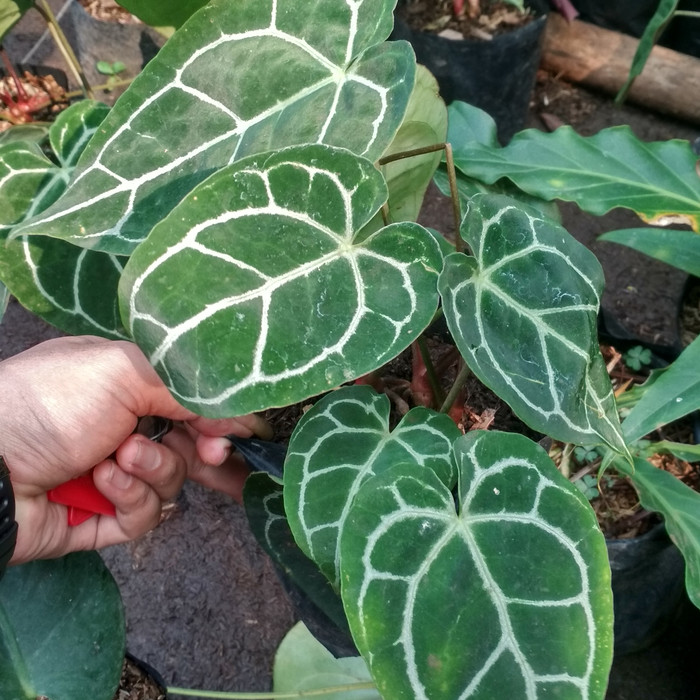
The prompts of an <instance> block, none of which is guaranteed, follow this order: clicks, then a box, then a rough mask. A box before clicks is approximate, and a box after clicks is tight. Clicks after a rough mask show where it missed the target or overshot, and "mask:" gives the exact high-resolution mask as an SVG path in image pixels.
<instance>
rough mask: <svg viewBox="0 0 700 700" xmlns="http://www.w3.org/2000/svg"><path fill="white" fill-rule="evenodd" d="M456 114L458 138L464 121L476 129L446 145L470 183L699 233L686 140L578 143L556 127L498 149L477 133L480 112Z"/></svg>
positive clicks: (599, 137) (617, 136)
mask: <svg viewBox="0 0 700 700" xmlns="http://www.w3.org/2000/svg"><path fill="white" fill-rule="evenodd" d="M454 109H456V108H455V107H454V104H453V105H451V106H450V109H449V112H448V113H449V117H450V119H452V116H453V111H454ZM459 110H460V112H459V116H460V130H459V132H458V133H461V134H468V133H469V128H468V125H469V124H470V123H471V122H470V120H473V122H474V123H475V124H474V127H473V132H474V134H475V136H474V137H472V138H470V139H469V140H466V141H465V140H462V141H457V142H453V148H454V158H455V165H456V166H457V167H458V168H459V169H460V170H461V171H462V172H463V173H464V174H465V175H468V176H469V177H473V178H476V179H477V180H481V181H482V182H486V183H488V184H492V183H494V182H496V181H497V180H499V179H500V178H502V177H505V178H508V179H509V180H511V181H512V182H513V183H515V184H516V185H517V186H518V187H519V188H520V189H522V190H524V191H525V192H527V193H529V194H531V195H534V196H537V197H541V198H542V199H547V200H552V199H563V200H565V201H570V202H576V204H578V205H579V206H580V207H581V208H582V209H584V210H585V211H587V212H590V213H591V214H597V215H600V214H605V213H606V212H608V211H610V210H611V209H613V208H615V207H626V208H627V209H632V210H633V211H635V212H636V213H637V214H638V215H639V216H641V217H642V219H644V220H645V221H647V222H649V223H652V224H653V223H659V224H660V223H670V222H674V223H684V224H688V225H690V226H691V227H692V228H693V229H694V230H696V231H697V230H700V177H698V174H697V172H696V170H695V163H696V160H697V156H695V154H694V153H693V151H692V149H691V147H690V144H689V143H688V142H687V141H680V140H673V141H660V142H655V143H644V142H643V141H640V140H639V139H638V138H637V137H636V136H635V135H634V133H633V132H632V131H631V130H630V129H629V127H627V126H617V127H611V128H609V129H603V130H602V131H600V132H599V133H597V134H595V135H594V136H589V137H584V136H579V135H578V134H577V133H576V132H575V131H574V130H573V129H572V128H571V127H568V126H562V127H560V128H559V129H557V130H556V131H554V132H552V133H549V134H548V133H544V132H542V131H538V130H537V129H527V130H526V131H522V132H520V133H519V134H516V135H515V136H514V137H513V139H512V140H511V142H510V143H509V144H508V145H507V146H505V147H503V148H501V147H499V146H498V145H497V144H494V143H492V142H491V141H490V140H487V136H485V135H484V126H483V124H484V119H483V117H482V113H481V110H478V109H477V108H476V107H471V106H469V105H462V106H461V107H459ZM465 122H466V124H465ZM448 139H452V131H451V130H450V132H448Z"/></svg>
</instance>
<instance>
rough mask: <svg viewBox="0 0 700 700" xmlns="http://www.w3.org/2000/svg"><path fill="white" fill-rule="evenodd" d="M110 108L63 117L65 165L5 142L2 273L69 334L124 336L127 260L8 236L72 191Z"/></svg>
mask: <svg viewBox="0 0 700 700" xmlns="http://www.w3.org/2000/svg"><path fill="white" fill-rule="evenodd" d="M108 111H109V109H108V107H107V106H106V105H103V104H100V103H96V102H90V101H88V100H84V101H82V102H79V103H76V104H75V105H73V106H71V107H69V108H68V109H66V110H65V111H64V112H62V113H61V115H59V117H58V118H57V119H56V121H55V122H54V123H53V124H52V125H51V128H50V130H49V142H50V144H51V147H52V149H53V151H54V155H55V157H56V160H57V161H58V165H57V164H56V163H53V162H52V161H50V160H49V159H48V158H47V157H46V156H45V155H44V154H43V152H42V151H41V149H40V148H39V146H38V145H36V144H33V143H23V142H13V143H8V144H7V145H5V146H2V147H0V240H1V241H2V245H1V246H0V278H2V280H3V282H4V283H5V284H6V285H7V286H8V288H9V289H10V291H11V292H12V294H13V295H14V296H15V297H17V299H18V300H19V301H20V303H21V304H22V305H24V306H25V307H26V308H28V309H29V310H30V311H32V312H33V313H35V314H37V315H38V316H41V317H42V318H43V319H44V320H46V321H48V322H49V323H52V324H53V325H55V326H58V327H59V328H61V329H62V330H63V331H65V332H67V333H74V334H81V333H90V334H97V335H102V336H105V337H108V338H124V337H126V336H125V334H124V330H123V328H122V325H121V320H120V318H119V309H118V305H117V284H118V281H119V275H120V274H121V271H122V267H123V262H122V261H120V260H119V259H118V258H116V257H115V256H112V255H107V254H104V253H98V252H94V251H90V250H87V249H85V248H81V247H78V246H75V245H73V244H71V243H70V242H68V241H62V240H58V239H55V238H50V237H48V236H31V237H30V236H20V237H19V238H13V239H10V240H8V237H9V234H10V233H11V231H12V229H13V226H16V225H17V224H18V223H21V222H22V221H24V220H26V219H28V218H30V217H31V216H33V215H35V214H37V213H40V212H41V211H43V210H45V209H46V208H47V207H48V206H49V205H50V204H52V203H53V202H54V201H55V200H56V199H57V198H58V197H59V196H60V194H61V193H62V192H63V191H64V190H65V188H66V184H67V182H68V179H69V178H70V174H71V172H72V169H73V167H74V166H75V163H76V162H77V160H78V158H79V156H80V154H81V153H82V151H83V150H84V148H85V146H86V144H87V142H88V140H89V139H90V137H91V136H92V135H93V134H94V133H95V131H96V129H97V128H98V126H99V125H100V123H101V122H102V120H103V119H104V118H105V116H106V115H107V113H108Z"/></svg>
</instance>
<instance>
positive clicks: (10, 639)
mask: <svg viewBox="0 0 700 700" xmlns="http://www.w3.org/2000/svg"><path fill="white" fill-rule="evenodd" d="M0 642H2V644H3V645H4V647H5V649H6V650H7V654H8V656H9V657H10V659H11V660H12V668H13V669H14V672H15V674H16V675H17V678H18V680H19V682H20V685H21V686H22V689H23V690H24V692H25V695H26V697H28V698H29V697H32V696H33V695H35V692H34V688H32V683H31V681H30V675H29V669H28V668H27V664H26V663H25V660H24V654H22V650H21V649H20V648H19V645H18V644H17V637H16V636H15V630H14V629H13V627H12V624H11V623H10V620H9V619H8V617H7V612H6V611H5V606H4V605H3V604H2V601H0Z"/></svg>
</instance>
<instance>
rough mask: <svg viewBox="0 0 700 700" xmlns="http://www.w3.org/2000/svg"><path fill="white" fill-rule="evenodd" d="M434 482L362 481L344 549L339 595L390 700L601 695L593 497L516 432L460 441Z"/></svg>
mask: <svg viewBox="0 0 700 700" xmlns="http://www.w3.org/2000/svg"><path fill="white" fill-rule="evenodd" d="M454 451H455V458H456V462H457V465H458V470H459V489H458V495H457V502H458V503H457V511H456V510H455V496H454V495H453V493H452V491H451V490H450V489H449V488H448V487H447V486H445V485H444V484H443V483H442V482H441V481H440V480H439V479H438V478H437V477H436V476H435V474H433V473H432V472H430V471H429V470H425V469H423V468H421V467H419V466H417V465H407V464H403V465H395V466H393V467H391V468H389V469H387V470H386V471H384V472H382V473H381V474H378V475H376V476H374V477H372V478H371V479H368V480H367V481H366V482H365V483H364V484H363V486H362V487H361V488H360V490H359V492H358V494H357V496H356V497H355V500H354V502H353V505H352V510H351V512H350V515H349V518H348V522H347V524H346V526H345V527H344V528H343V532H342V535H341V541H340V549H341V571H342V581H343V586H342V596H343V602H344V604H345V609H346V612H347V614H348V620H349V622H350V628H351V630H352V632H353V636H354V638H355V641H356V643H357V646H358V649H359V650H360V651H361V653H362V655H363V657H364V658H365V659H366V660H367V661H368V663H369V666H370V670H371V672H372V676H373V678H374V680H375V682H376V683H377V688H378V690H379V691H380V693H381V695H382V697H386V698H415V699H416V700H428V698H429V699H430V700H454V698H464V699H465V700H466V699H467V698H470V699H478V700H493V698H508V697H512V698H527V699H528V700H535V699H536V698H545V697H547V698H550V697H551V698H554V697H560V698H577V699H579V700H584V699H585V700H593V699H594V698H598V699H602V698H603V697H604V695H605V688H606V684H607V675H608V671H609V668H610V663H611V661H612V594H611V590H610V570H609V565H608V561H607V552H606V548H605V542H604V539H603V536H602V535H601V533H600V530H599V529H598V526H597V522H596V518H595V515H594V513H593V511H592V510H591V508H590V506H589V505H588V503H587V501H586V500H585V498H583V496H582V495H581V494H580V493H579V492H578V490H577V489H576V488H575V487H574V486H572V484H571V483H570V482H568V481H567V480H566V479H565V478H564V477H563V476H562V475H561V474H560V473H559V472H558V471H557V469H556V467H555V466H554V464H553V463H552V462H551V460H550V459H549V458H548V457H547V455H546V453H545V452H544V450H542V449H541V448H540V447H538V446H537V445H536V444H535V443H533V442H531V441H529V440H527V438H525V437H523V436H522V435H517V434H512V433H497V432H485V431H474V432H471V433H468V434H467V435H465V436H464V437H462V438H460V439H459V440H458V441H457V442H456V443H455V445H454Z"/></svg>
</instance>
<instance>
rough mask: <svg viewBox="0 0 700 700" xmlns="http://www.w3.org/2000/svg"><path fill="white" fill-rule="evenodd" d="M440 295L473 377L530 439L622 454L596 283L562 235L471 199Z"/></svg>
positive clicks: (584, 253) (494, 199) (509, 205)
mask: <svg viewBox="0 0 700 700" xmlns="http://www.w3.org/2000/svg"><path fill="white" fill-rule="evenodd" d="M461 235H462V237H463V238H464V240H465V241H466V242H467V243H468V245H469V246H470V248H471V250H472V252H473V255H471V256H468V255H463V254H461V253H454V254H452V255H450V256H448V257H447V259H446V261H445V267H444V269H443V272H442V274H441V275H440V282H439V289H440V293H441V295H442V299H443V306H444V311H445V318H446V319H447V323H448V326H449V328H450V331H451V333H452V335H453V337H454V339H455V342H456V344H457V346H458V348H459V350H460V352H461V353H462V355H463V357H464V358H465V360H466V361H467V364H468V365H469V367H470V368H471V369H472V370H473V372H474V373H475V374H476V376H477V377H478V378H479V379H480V380H481V381H482V382H483V383H484V384H486V385H487V386H488V387H489V388H491V389H492V390H493V391H495V392H496V393H497V394H498V395H499V396H500V397H501V398H502V399H504V400H505V401H506V402H507V403H508V404H509V405H510V406H511V408H512V409H513V410H514V411H515V413H516V414H517V415H518V416H519V417H520V418H521V419H522V420H523V421H525V422H526V423H527V424H528V425H529V426H531V427H532V428H534V429H535V430H539V431H541V432H543V433H546V434H547V435H551V436H552V437H555V438H556V439H558V440H562V441H563V442H572V443H574V444H577V445H591V444H599V443H601V442H603V443H606V444H608V445H610V446H611V447H612V448H613V449H614V450H616V451H619V452H621V453H626V447H625V445H624V441H623V439H622V434H621V430H620V426H619V422H618V418H617V411H616V407H615V399H614V396H613V390H612V386H611V384H610V379H609V377H608V374H607V372H606V370H605V363H604V362H603V358H602V356H601V354H600V348H599V345H598V335H597V328H596V315H597V312H598V307H599V304H600V295H601V292H602V289H603V273H602V270H601V268H600V264H599V263H598V261H597V259H596V258H595V256H594V255H593V254H592V253H591V252H590V251H589V250H587V249H586V248H585V247H584V246H583V245H581V244H580V243H578V242H577V241H576V240H575V239H574V238H572V237H571V236H570V235H569V234H568V233H567V232H566V230H564V229H563V228H562V227H561V226H559V225H558V224H555V223H554V222H552V221H549V220H547V219H543V218H542V217H541V215H540V214H539V212H537V211H536V210H535V209H531V208H528V207H525V206H524V205H522V204H520V203H517V202H513V200H511V199H510V198H508V197H501V196H496V195H475V196H474V197H472V199H471V201H470V204H469V209H468V211H467V213H466V214H465V217H464V220H463V223H462V230H461Z"/></svg>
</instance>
